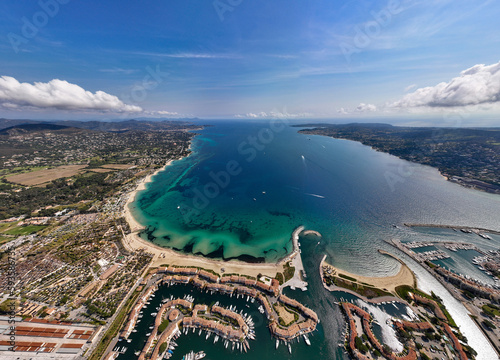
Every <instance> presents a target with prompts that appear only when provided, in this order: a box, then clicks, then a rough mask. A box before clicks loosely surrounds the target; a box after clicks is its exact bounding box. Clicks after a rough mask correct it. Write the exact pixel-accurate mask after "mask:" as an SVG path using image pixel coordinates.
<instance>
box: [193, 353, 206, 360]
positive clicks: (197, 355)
mask: <svg viewBox="0 0 500 360" xmlns="http://www.w3.org/2000/svg"><path fill="white" fill-rule="evenodd" d="M205 356H207V354H205V352H204V351H200V352H198V353H196V354H195V355H194V359H195V360H199V359H203V358H204V357H205Z"/></svg>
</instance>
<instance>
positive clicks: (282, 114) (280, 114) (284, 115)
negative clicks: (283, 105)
mask: <svg viewBox="0 0 500 360" xmlns="http://www.w3.org/2000/svg"><path fill="white" fill-rule="evenodd" d="M235 117H237V118H247V119H294V118H306V117H313V114H310V113H296V114H290V113H288V112H287V111H286V110H284V111H274V110H273V111H270V112H265V111H261V112H258V113H246V114H244V115H242V114H238V115H235Z"/></svg>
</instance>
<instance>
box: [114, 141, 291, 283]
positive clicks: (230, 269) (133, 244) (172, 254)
mask: <svg viewBox="0 0 500 360" xmlns="http://www.w3.org/2000/svg"><path fill="white" fill-rule="evenodd" d="M190 148H191V145H190ZM175 160H180V159H174V160H169V161H168V162H167V163H166V164H165V166H163V167H161V168H160V169H158V170H156V171H155V172H154V173H152V174H149V175H147V176H146V177H145V178H144V179H142V180H140V181H139V183H138V186H137V187H136V188H135V189H134V190H133V191H131V192H130V193H129V195H128V199H127V201H126V202H125V205H124V208H123V216H124V218H125V220H126V221H127V223H128V224H129V227H130V231H131V233H130V234H128V235H126V236H125V237H124V239H123V246H124V247H125V248H126V249H127V250H129V251H136V250H141V249H142V250H144V251H146V252H149V253H151V254H152V255H153V260H152V261H151V263H150V264H149V267H148V269H149V268H155V267H159V266H161V265H164V264H168V265H175V266H197V267H201V268H206V269H210V270H213V271H215V272H217V273H219V274H223V273H238V274H244V275H249V276H257V275H258V274H262V275H267V276H270V277H273V278H274V277H275V276H276V273H278V272H283V260H280V261H278V262H277V263H259V264H251V263H246V262H243V261H239V260H227V261H225V260H213V259H209V258H204V257H202V256H197V255H187V254H182V253H179V252H177V251H175V250H172V249H169V248H164V247H161V246H158V245H156V244H153V243H151V242H149V241H146V240H144V239H142V238H141V237H140V236H139V232H140V231H141V230H143V229H144V228H145V226H143V225H141V224H140V223H139V222H138V221H137V220H136V219H135V218H134V216H133V215H132V212H131V210H130V207H129V205H130V204H131V203H132V202H134V201H135V198H136V196H137V193H138V192H139V191H142V190H145V189H146V184H147V183H149V182H151V181H152V178H153V176H155V175H157V174H158V173H159V172H160V171H164V170H166V169H167V167H168V166H170V165H171V164H172V162H174V161H175ZM287 257H288V256H286V257H285V258H287Z"/></svg>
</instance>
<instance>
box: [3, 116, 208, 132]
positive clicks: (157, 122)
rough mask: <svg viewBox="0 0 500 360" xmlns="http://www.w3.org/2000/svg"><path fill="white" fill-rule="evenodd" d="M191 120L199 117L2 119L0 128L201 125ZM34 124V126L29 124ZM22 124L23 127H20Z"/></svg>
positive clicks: (105, 128)
mask: <svg viewBox="0 0 500 360" xmlns="http://www.w3.org/2000/svg"><path fill="white" fill-rule="evenodd" d="M190 120H198V119H154V120H152V119H148V120H146V119H131V120H114V121H78V120H52V121H51V120H44V121H39V120H29V119H0V130H2V129H8V128H10V129H13V128H16V127H17V128H18V129H19V130H22V129H24V130H25V131H28V130H31V131H34V130H37V129H39V130H42V128H41V127H39V128H37V127H36V126H41V125H44V126H45V125H48V126H46V127H45V128H44V129H45V130H61V129H62V128H51V127H50V126H63V127H67V128H70V127H72V128H79V129H87V130H96V131H112V132H123V131H131V130H140V131H148V130H150V131H154V130H172V129H175V127H176V126H179V128H181V127H182V128H186V127H189V126H192V127H193V128H197V127H199V126H197V125H194V124H192V123H191V121H190ZM27 125H33V126H31V127H30V126H27ZM20 126H22V127H20Z"/></svg>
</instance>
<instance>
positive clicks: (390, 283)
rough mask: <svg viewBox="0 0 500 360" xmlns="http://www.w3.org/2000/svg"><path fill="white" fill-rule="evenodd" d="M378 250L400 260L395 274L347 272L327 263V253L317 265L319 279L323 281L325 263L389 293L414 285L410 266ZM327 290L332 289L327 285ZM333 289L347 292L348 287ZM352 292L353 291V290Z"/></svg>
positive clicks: (341, 272)
mask: <svg viewBox="0 0 500 360" xmlns="http://www.w3.org/2000/svg"><path fill="white" fill-rule="evenodd" d="M379 252H380V253H381V254H383V255H387V256H391V257H393V258H394V259H396V260H397V261H399V262H400V264H401V267H400V269H399V271H398V273H397V274H396V275H392V276H384V277H376V276H363V275H357V274H353V273H350V272H347V271H344V270H342V269H340V268H338V267H336V266H333V265H331V264H329V263H327V262H326V261H325V259H326V257H327V255H325V256H324V257H323V260H321V263H320V265H319V268H320V274H321V280H322V281H323V272H322V271H321V269H322V266H323V264H326V265H327V266H329V267H331V268H332V269H334V270H335V272H336V273H337V274H338V275H339V276H340V274H342V275H344V276H347V277H350V278H353V279H355V280H356V282H358V283H364V284H369V285H370V286H372V287H375V288H378V289H382V290H385V291H389V292H391V293H395V292H396V290H395V289H396V287H398V286H400V285H409V286H412V287H413V286H415V285H416V279H415V275H414V274H413V272H412V271H411V270H410V268H409V267H408V266H407V265H406V264H405V263H404V262H403V261H402V260H401V259H399V258H397V257H396V256H394V255H392V254H390V253H388V252H385V251H381V250H379ZM323 286H325V287H326V285H325V284H324V283H323ZM327 289H328V290H330V291H331V290H332V289H330V288H329V287H327ZM333 290H339V291H346V292H349V290H348V289H345V288H342V287H335V289H333ZM353 293H354V292H353ZM354 294H355V295H356V296H361V295H360V294H358V293H354ZM370 301H372V302H373V300H370Z"/></svg>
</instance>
